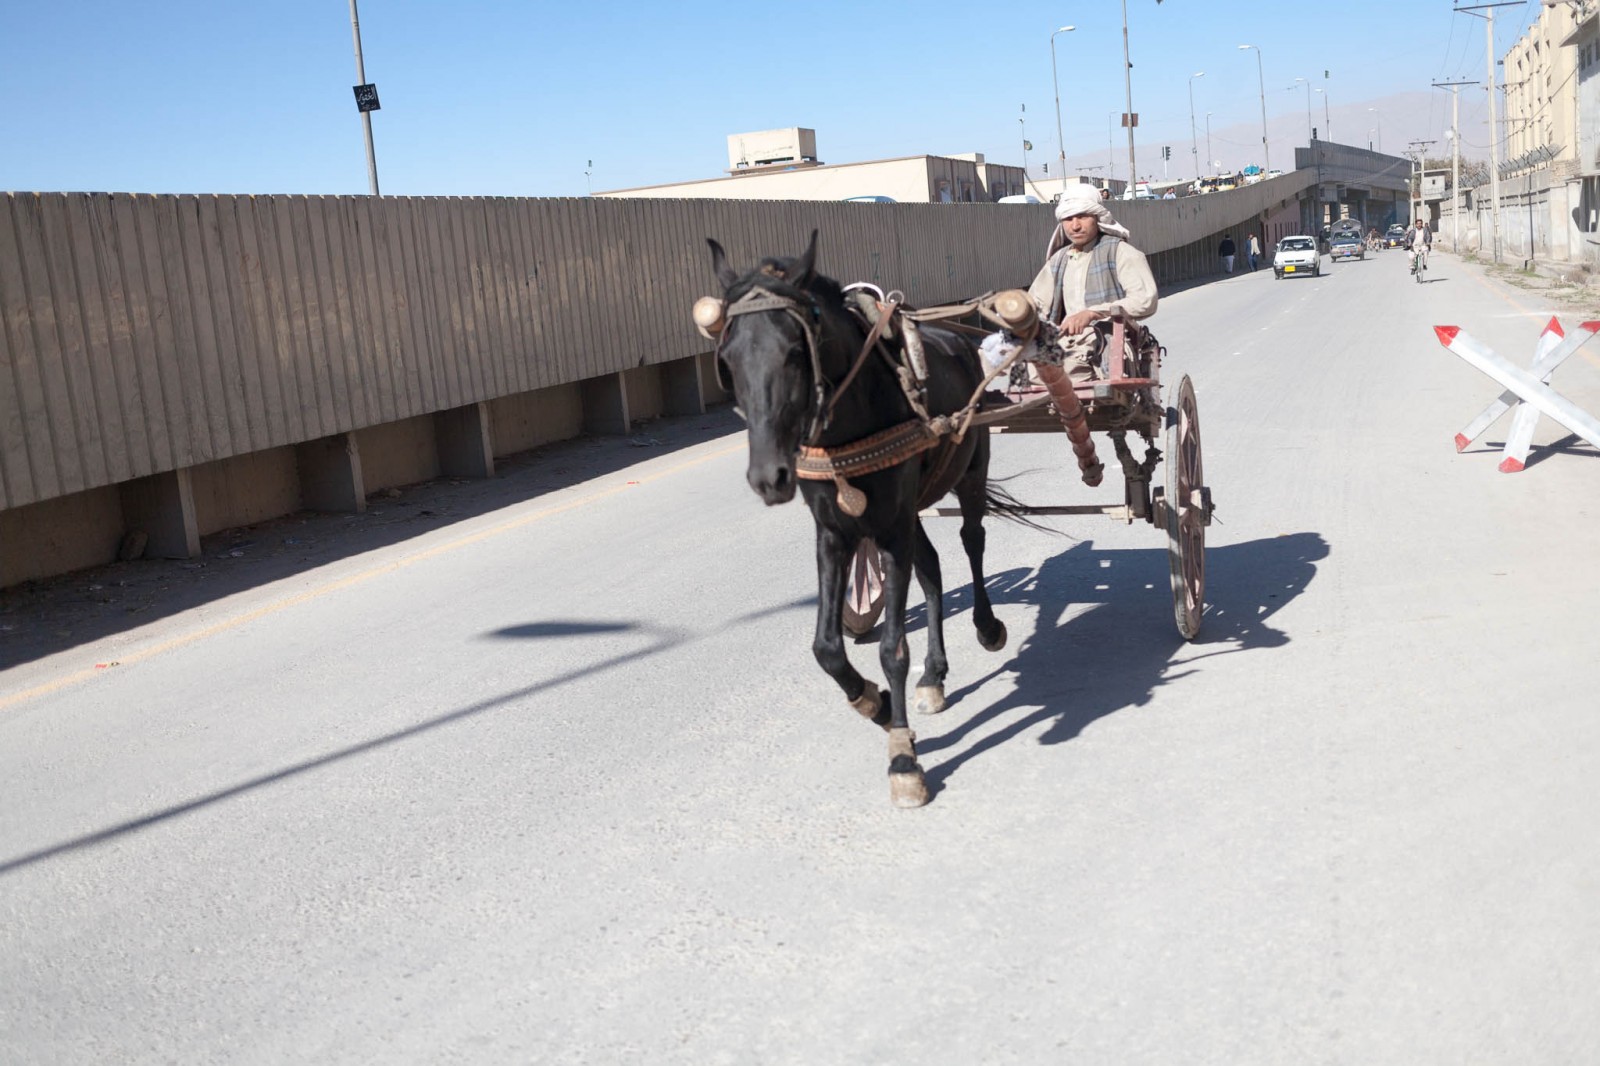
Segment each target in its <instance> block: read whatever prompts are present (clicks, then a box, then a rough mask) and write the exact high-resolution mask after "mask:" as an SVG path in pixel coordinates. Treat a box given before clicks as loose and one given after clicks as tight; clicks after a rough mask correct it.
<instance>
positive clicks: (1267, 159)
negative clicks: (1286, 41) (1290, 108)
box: [1239, 44, 1272, 172]
mask: <svg viewBox="0 0 1600 1066" xmlns="http://www.w3.org/2000/svg"><path fill="white" fill-rule="evenodd" d="M1239 48H1240V50H1241V51H1243V50H1244V49H1246V48H1252V49H1255V53H1256V83H1257V85H1258V86H1259V87H1260V90H1261V164H1262V165H1261V169H1262V171H1263V172H1270V171H1271V170H1272V154H1271V150H1270V149H1269V148H1268V146H1267V79H1266V76H1265V75H1264V74H1262V73H1261V49H1259V48H1256V46H1255V45H1253V44H1241V45H1240V46H1239Z"/></svg>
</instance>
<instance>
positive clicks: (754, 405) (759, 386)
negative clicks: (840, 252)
mask: <svg viewBox="0 0 1600 1066" xmlns="http://www.w3.org/2000/svg"><path fill="white" fill-rule="evenodd" d="M706 243H707V244H709V245H710V246H711V266H712V268H713V269H714V270H715V271H716V275H717V281H718V282H719V283H720V284H721V285H722V290H723V293H722V301H721V305H720V307H718V306H716V301H701V304H699V305H697V306H696V311H695V319H696V321H697V322H699V323H700V326H701V327H702V329H704V330H705V331H706V332H707V334H708V335H714V336H716V338H717V376H718V377H719V378H720V379H721V380H722V381H723V383H724V386H725V387H731V389H732V390H733V395H734V398H735V400H736V402H737V403H738V405H739V409H740V411H741V412H742V413H743V414H744V418H745V421H746V422H747V423H748V424H749V427H750V433H749V439H750V465H749V467H748V469H747V470H746V471H745V478H746V480H748V481H749V482H750V487H751V488H752V489H754V490H755V492H756V495H758V496H760V497H761V498H762V499H763V500H765V501H766V502H767V503H768V504H778V503H787V502H789V501H790V500H792V499H793V498H794V493H795V473H794V464H795V456H796V454H797V453H798V452H799V449H800V445H801V444H802V443H803V442H804V440H805V437H806V436H807V434H808V433H809V432H810V431H811V429H812V423H813V421H814V420H815V419H816V418H817V417H818V416H819V413H820V412H819V396H818V391H817V373H818V367H817V358H818V352H817V345H818V344H819V343H820V342H819V337H818V331H819V328H820V325H821V314H822V312H821V309H820V307H819V306H818V304H817V300H816V297H815V296H814V295H813V294H812V293H811V292H810V291H809V286H810V285H811V283H812V281H813V280H814V279H815V265H816V256H817V234H816V231H815V230H813V231H812V233H811V243H810V245H809V246H808V247H807V248H806V250H805V252H804V253H803V254H802V255H800V256H799V257H798V258H795V259H764V260H762V262H761V265H760V266H759V267H757V268H756V269H755V270H753V271H751V272H750V273H749V274H747V275H745V276H744V277H742V278H741V277H740V276H739V275H738V274H737V273H736V272H735V271H734V270H733V268H731V267H730V266H728V258H727V255H726V254H725V253H724V252H723V250H722V245H720V244H718V243H717V242H716V241H714V240H708V241H707V242H706Z"/></svg>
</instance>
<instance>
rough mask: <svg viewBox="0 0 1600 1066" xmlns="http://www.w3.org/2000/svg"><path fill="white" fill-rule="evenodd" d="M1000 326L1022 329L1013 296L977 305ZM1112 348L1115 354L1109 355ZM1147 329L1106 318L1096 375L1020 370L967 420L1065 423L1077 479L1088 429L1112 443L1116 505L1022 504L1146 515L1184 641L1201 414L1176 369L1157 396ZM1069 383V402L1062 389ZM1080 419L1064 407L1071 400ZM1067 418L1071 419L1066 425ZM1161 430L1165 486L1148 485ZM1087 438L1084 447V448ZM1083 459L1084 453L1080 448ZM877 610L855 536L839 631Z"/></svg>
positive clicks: (1194, 593)
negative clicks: (1119, 491)
mask: <svg viewBox="0 0 1600 1066" xmlns="http://www.w3.org/2000/svg"><path fill="white" fill-rule="evenodd" d="M986 310H988V311H989V312H990V314H991V315H992V316H998V317H999V318H1000V319H1001V320H1002V322H1004V323H1005V324H1006V325H1007V326H1018V327H1020V328H1023V329H1030V328H1031V327H1032V326H1033V323H1032V322H1030V321H1029V320H1030V318H1031V317H1032V316H1031V315H1030V311H1031V307H1030V306H1026V297H1025V296H1024V295H1023V294H1021V293H1001V294H999V295H998V296H996V297H994V298H992V300H991V301H990V302H989V306H988V307H987V308H986ZM1112 353H1120V354H1121V358H1114V357H1112ZM1162 353H1163V349H1162V348H1161V346H1160V344H1159V343H1157V342H1156V340H1155V338H1154V336H1153V335H1152V334H1150V333H1149V332H1148V331H1147V330H1145V329H1144V328H1142V327H1141V326H1140V325H1139V324H1138V323H1134V322H1123V321H1121V320H1115V321H1112V322H1109V323H1106V325H1105V327H1104V329H1103V336H1102V344H1101V346H1100V358H1099V360H1098V363H1099V365H1098V366H1097V368H1096V369H1097V378H1096V380H1094V381H1089V382H1082V383H1078V384H1073V383H1071V382H1069V381H1067V379H1066V375H1065V374H1062V373H1060V371H1059V369H1058V368H1057V369H1056V370H1055V373H1050V372H1049V368H1046V374H1045V376H1046V377H1047V378H1049V379H1051V380H1050V383H1049V384H1046V383H1045V382H1044V381H1040V380H1035V379H1034V378H1035V377H1037V371H1036V372H1035V375H1034V376H1032V377H1030V375H1028V374H1026V373H1025V372H1023V371H1022V369H1021V368H1020V367H1019V368H1018V369H1017V370H1016V371H1013V373H1012V375H1011V381H1010V383H1009V385H1008V387H1007V388H1006V389H1005V391H1004V392H1003V393H999V394H994V393H991V394H990V396H989V398H988V399H987V400H986V402H985V403H984V405H983V406H981V407H980V408H979V409H978V411H977V413H976V415H975V416H974V418H973V420H972V424H973V425H975V426H988V427H989V429H990V431H991V432H995V433H1059V432H1061V431H1062V430H1063V429H1066V431H1067V433H1068V435H1069V437H1070V438H1071V439H1072V441H1073V447H1074V451H1076V452H1078V455H1079V465H1080V467H1082V469H1083V473H1084V480H1085V481H1086V483H1088V484H1091V485H1094V484H1098V483H1099V480H1100V475H1099V464H1098V461H1097V459H1096V456H1095V452H1094V451H1093V445H1092V443H1089V438H1088V434H1089V433H1103V434H1106V435H1107V436H1108V437H1109V439H1110V440H1111V442H1112V445H1113V448H1114V451H1115V454H1116V457H1117V459H1118V463H1119V465H1120V467H1121V469H1122V475H1123V502H1122V503H1120V504H1109V503H1108V504H1070V505H1056V506H1029V507H1024V508H1022V509H1021V510H1022V511H1023V512H1024V513H1026V514H1029V515H1039V516H1044V515H1078V514H1094V515H1105V516H1107V517H1109V518H1113V519H1117V520H1119V521H1122V522H1124V523H1127V524H1132V523H1133V522H1135V521H1143V522H1148V523H1149V524H1151V525H1153V526H1155V527H1156V528H1157V529H1160V530H1162V531H1164V532H1165V533H1166V535H1167V559H1168V564H1169V568H1170V570H1171V575H1172V604H1173V614H1174V617H1175V619H1176V621H1177V625H1178V632H1180V633H1181V634H1183V637H1184V639H1185V640H1193V639H1194V638H1195V636H1197V635H1198V634H1199V632H1200V619H1201V614H1202V612H1203V610H1204V607H1205V580H1206V577H1205V547H1206V526H1208V525H1210V524H1211V511H1212V504H1211V491H1210V489H1208V488H1207V487H1206V484H1205V477H1204V468H1203V466H1202V463H1201V452H1200V415H1199V410H1198V408H1197V407H1196V404H1195V396H1194V386H1193V385H1192V384H1191V383H1190V381H1189V377H1188V375H1187V374H1185V375H1184V376H1183V377H1182V378H1180V379H1179V380H1178V385H1177V387H1176V389H1174V390H1173V391H1172V394H1171V396H1170V400H1171V402H1170V403H1163V402H1162V395H1161V356H1162ZM1066 389H1070V393H1071V399H1068V398H1067V394H1066V392H1065V391H1064V390H1066ZM1074 400H1075V401H1076V404H1077V406H1078V407H1079V408H1080V409H1081V420H1080V417H1079V415H1078V414H1077V413H1076V412H1073V411H1071V410H1069V409H1070V408H1071V407H1072V405H1073V401H1074ZM1074 423H1077V424H1076V425H1074ZM1130 432H1132V433H1134V434H1137V435H1138V436H1139V437H1142V438H1143V439H1144V441H1145V454H1144V456H1143V458H1136V457H1135V456H1134V455H1133V453H1132V449H1131V448H1130V447H1129V445H1128V443H1127V436H1128V434H1129V433H1130ZM1163 436H1164V437H1165V444H1166V452H1165V454H1166V456H1167V460H1168V462H1167V469H1166V484H1165V486H1155V487H1152V485H1151V482H1152V479H1153V477H1154V475H1155V471H1156V467H1158V466H1159V465H1160V462H1161V457H1162V454H1163V453H1162V451H1161V450H1160V449H1159V448H1157V447H1156V443H1157V441H1158V439H1160V438H1162V437H1163ZM1086 445H1087V449H1086V448H1085V446H1086ZM1085 450H1087V452H1088V458H1087V460H1085V456H1084V452H1085ZM960 513H961V512H960V509H959V508H955V507H931V508H928V509H927V510H925V511H924V512H923V515H924V516H925V517H931V516H946V517H948V516H958V515H960ZM882 610H883V580H882V564H881V561H880V560H879V558H878V552H877V546H876V544H874V543H873V542H871V541H864V542H862V544H861V545H860V546H859V547H858V548H857V551H856V555H855V558H854V560H853V561H852V564H851V570H850V578H849V584H848V586H847V591H846V598H845V604H844V609H843V612H842V614H843V619H844V627H845V629H846V630H847V631H848V632H850V633H852V634H853V635H855V636H857V637H860V636H865V635H866V634H867V633H869V632H871V630H872V627H873V626H874V625H875V624H876V622H877V619H878V616H879V614H880V613H881V612H882Z"/></svg>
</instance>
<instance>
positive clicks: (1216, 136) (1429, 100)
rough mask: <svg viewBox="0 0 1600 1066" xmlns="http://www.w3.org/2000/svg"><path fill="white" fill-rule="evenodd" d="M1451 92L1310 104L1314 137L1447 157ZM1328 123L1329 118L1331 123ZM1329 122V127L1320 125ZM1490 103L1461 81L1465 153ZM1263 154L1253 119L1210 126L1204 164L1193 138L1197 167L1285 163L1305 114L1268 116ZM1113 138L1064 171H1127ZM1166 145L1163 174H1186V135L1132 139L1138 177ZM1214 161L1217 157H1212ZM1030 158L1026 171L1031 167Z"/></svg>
mask: <svg viewBox="0 0 1600 1066" xmlns="http://www.w3.org/2000/svg"><path fill="white" fill-rule="evenodd" d="M1450 113H1451V100H1450V93H1449V92H1448V91H1447V90H1444V89H1436V90H1433V91H1431V92H1407V93H1397V94H1395V95H1392V96H1384V97H1378V98H1376V99H1372V100H1361V101H1358V102H1356V103H1352V104H1349V105H1344V106H1339V105H1334V106H1332V107H1329V108H1327V109H1326V114H1324V111H1321V110H1315V109H1314V110H1313V111H1312V115H1311V117H1312V120H1313V121H1314V122H1315V123H1316V126H1317V127H1318V129H1317V136H1318V137H1319V138H1321V139H1323V140H1331V141H1333V142H1335V143H1337V144H1354V145H1358V146H1360V147H1362V148H1368V147H1370V148H1372V149H1374V150H1376V151H1382V152H1385V153H1386V154H1389V155H1405V154H1407V152H1408V151H1410V149H1411V144H1412V142H1414V141H1431V142H1433V143H1431V144H1427V145H1426V146H1424V147H1423V148H1422V151H1423V152H1424V153H1425V154H1426V155H1428V156H1430V157H1433V158H1440V159H1443V158H1448V157H1449V155H1450V140H1449V138H1448V137H1446V136H1445V131H1446V130H1447V129H1448V128H1449V126H1450ZM1330 124H1331V125H1330ZM1325 125H1330V129H1331V132H1330V129H1323V128H1322V127H1323V126H1325ZM1488 128H1489V123H1488V104H1487V101H1486V98H1485V94H1484V92H1483V90H1482V89H1480V88H1477V87H1476V86H1463V87H1462V88H1461V155H1462V158H1464V159H1479V160H1484V161H1487V160H1488V158H1489V135H1488ZM1267 135H1268V138H1269V140H1268V144H1267V147H1268V154H1267V157H1266V158H1263V155H1262V152H1261V124H1260V123H1259V122H1233V123H1229V124H1228V125H1226V126H1219V125H1216V124H1215V123H1214V122H1213V124H1212V126H1211V137H1210V156H1211V159H1212V161H1213V166H1212V167H1210V168H1207V167H1205V166H1204V161H1205V158H1206V154H1207V152H1206V146H1207V139H1206V130H1205V128H1204V126H1202V127H1201V128H1200V129H1199V131H1198V136H1197V137H1196V138H1195V140H1196V141H1198V142H1199V143H1198V145H1196V147H1197V149H1198V152H1199V156H1200V159H1201V161H1202V167H1201V169H1202V171H1205V172H1223V173H1233V172H1236V171H1239V170H1243V169H1244V168H1245V167H1247V166H1249V165H1251V164H1252V163H1253V164H1257V165H1265V164H1266V163H1267V162H1269V161H1270V164H1271V166H1272V168H1274V169H1278V170H1291V169H1293V167H1294V150H1295V149H1296V148H1304V147H1305V146H1306V144H1307V142H1308V140H1309V137H1308V131H1307V129H1306V113H1305V112H1304V111H1303V110H1302V111H1289V112H1283V113H1279V114H1276V115H1273V114H1269V115H1268V116H1267ZM1113 140H1114V142H1115V144H1114V147H1113V148H1110V149H1108V148H1107V147H1106V146H1101V147H1100V148H1099V149H1098V150H1097V151H1094V152H1085V153H1081V154H1077V155H1068V156H1067V167H1068V170H1069V172H1087V173H1090V174H1092V175H1093V176H1094V177H1097V178H1098V177H1102V176H1104V175H1105V174H1106V172H1107V163H1108V156H1109V162H1110V164H1111V170H1112V173H1113V175H1114V176H1115V177H1116V178H1117V179H1118V180H1125V179H1126V178H1127V176H1128V144H1127V134H1126V133H1124V132H1123V131H1121V130H1118V131H1116V136H1115V137H1114V138H1113ZM1163 145H1166V146H1169V147H1171V149H1172V158H1171V159H1170V160H1168V161H1167V164H1166V174H1167V175H1168V176H1170V177H1172V178H1182V177H1188V176H1192V175H1193V173H1194V163H1193V159H1194V157H1193V156H1192V155H1191V153H1190V140H1189V138H1187V137H1184V138H1183V139H1182V140H1181V141H1172V140H1165V141H1153V142H1150V143H1145V142H1144V141H1142V140H1136V141H1135V146H1134V151H1135V161H1136V162H1137V164H1138V167H1139V174H1140V177H1141V178H1153V179H1155V180H1158V181H1159V180H1161V178H1162V159H1161V148H1162V146H1163ZM1218 161H1220V162H1218ZM1036 169H1037V164H1036V163H1035V164H1033V166H1032V167H1030V170H1036Z"/></svg>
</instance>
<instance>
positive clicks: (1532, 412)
mask: <svg viewBox="0 0 1600 1066" xmlns="http://www.w3.org/2000/svg"><path fill="white" fill-rule="evenodd" d="M1433 331H1434V333H1436V334H1437V335H1438V337H1439V343H1440V344H1443V345H1444V346H1445V347H1446V348H1448V349H1449V350H1450V351H1452V352H1454V353H1455V354H1456V355H1458V356H1460V357H1461V358H1462V359H1464V360H1466V361H1467V362H1468V363H1469V364H1471V365H1472V366H1474V367H1476V368H1477V369H1478V370H1481V371H1482V372H1483V373H1485V374H1487V375H1489V377H1491V378H1493V379H1494V380H1495V381H1497V382H1499V383H1500V384H1501V385H1503V386H1505V388H1506V391H1505V392H1502V393H1501V394H1500V396H1499V398H1497V399H1496V400H1495V401H1494V402H1492V403H1490V404H1489V406H1487V407H1485V408H1484V409H1483V410H1482V411H1480V412H1479V413H1478V416H1477V417H1476V418H1474V419H1473V420H1472V421H1471V422H1469V423H1467V426H1466V428H1464V429H1463V430H1462V431H1461V432H1460V433H1457V434H1456V451H1458V452H1459V451H1461V450H1462V449H1464V448H1465V447H1466V446H1467V445H1468V444H1470V443H1471V442H1472V441H1473V440H1475V439H1476V438H1477V436H1478V434H1480V433H1482V432H1483V431H1484V430H1486V429H1488V428H1489V426H1490V424H1491V423H1493V422H1494V420H1495V419H1497V418H1499V417H1500V416H1501V415H1502V414H1504V413H1505V412H1506V411H1508V410H1510V409H1512V408H1515V409H1516V413H1515V414H1514V415H1513V416H1512V421H1511V432H1510V433H1509V434H1507V436H1506V444H1505V449H1504V451H1503V452H1502V453H1501V459H1500V472H1501V473H1504V474H1514V473H1517V472H1518V471H1520V470H1522V469H1523V468H1524V466H1525V465H1526V464H1527V460H1528V449H1529V447H1530V446H1531V445H1532V443H1533V429H1534V426H1535V425H1536V424H1537V423H1538V421H1539V415H1540V414H1541V413H1542V414H1546V415H1549V416H1550V417H1551V418H1553V419H1555V420H1556V421H1557V422H1559V423H1561V424H1562V425H1563V426H1565V427H1566V428H1567V429H1570V430H1571V431H1572V432H1574V433H1576V434H1577V435H1578V436H1580V437H1582V438H1583V439H1584V440H1586V441H1588V442H1589V443H1590V444H1593V445H1594V446H1595V447H1597V448H1600V419H1596V418H1595V417H1594V416H1593V415H1591V414H1589V412H1587V411H1585V410H1583V408H1581V407H1579V406H1577V405H1576V404H1574V403H1573V402H1572V401H1571V400H1568V399H1567V398H1566V397H1564V396H1562V395H1561V394H1560V393H1558V392H1556V391H1555V390H1554V389H1552V388H1550V385H1549V382H1550V376H1551V375H1552V374H1554V373H1555V370H1556V367H1558V366H1560V365H1561V364H1562V363H1563V362H1564V361H1565V360H1566V358H1567V357H1568V356H1569V355H1571V354H1572V353H1573V352H1575V351H1577V350H1578V349H1579V348H1580V347H1582V346H1583V344H1584V342H1585V341H1587V340H1588V339H1589V338H1590V337H1592V336H1594V335H1595V334H1596V333H1597V332H1600V322H1585V323H1583V324H1582V325H1580V326H1579V327H1578V329H1577V332H1575V333H1573V334H1572V335H1571V336H1566V335H1564V333H1563V331H1562V329H1561V323H1560V322H1558V321H1556V320H1555V319H1554V318H1552V319H1551V320H1550V323H1549V325H1547V326H1545V328H1544V332H1543V333H1541V334H1540V335H1539V342H1538V344H1537V345H1536V346H1535V348H1534V354H1533V365H1532V366H1531V367H1530V368H1529V369H1527V370H1524V369H1522V368H1521V367H1519V366H1517V365H1516V364H1514V363H1512V362H1511V361H1510V360H1509V359H1505V358H1502V357H1501V356H1499V355H1496V354H1495V352H1494V350H1493V349H1492V348H1489V347H1488V346H1487V345H1484V344H1482V343H1480V342H1479V341H1477V340H1475V339H1473V337H1472V336H1471V335H1470V334H1467V333H1465V332H1463V331H1462V329H1461V328H1460V327H1459V326H1435V327H1433Z"/></svg>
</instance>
